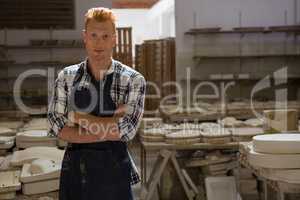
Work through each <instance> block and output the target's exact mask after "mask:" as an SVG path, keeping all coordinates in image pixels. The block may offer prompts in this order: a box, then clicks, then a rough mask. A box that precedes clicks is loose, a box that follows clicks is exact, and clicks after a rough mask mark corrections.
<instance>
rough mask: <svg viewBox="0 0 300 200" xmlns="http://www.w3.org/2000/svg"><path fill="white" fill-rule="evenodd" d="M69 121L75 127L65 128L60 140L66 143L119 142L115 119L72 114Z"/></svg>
mask: <svg viewBox="0 0 300 200" xmlns="http://www.w3.org/2000/svg"><path fill="white" fill-rule="evenodd" d="M70 118H71V121H72V122H73V123H75V124H77V125H78V126H77V127H68V126H65V127H64V128H63V129H62V131H61V133H60V138H61V139H63V140H65V141H67V142H74V143H86V142H98V141H105V140H114V141H115V140H120V134H119V128H118V124H117V120H118V118H116V117H97V116H93V115H90V114H85V113H78V112H74V113H72V114H71V115H70Z"/></svg>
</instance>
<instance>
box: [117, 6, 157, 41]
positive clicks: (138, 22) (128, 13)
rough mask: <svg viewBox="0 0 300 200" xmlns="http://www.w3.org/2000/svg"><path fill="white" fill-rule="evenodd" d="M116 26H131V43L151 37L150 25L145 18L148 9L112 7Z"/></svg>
mask: <svg viewBox="0 0 300 200" xmlns="http://www.w3.org/2000/svg"><path fill="white" fill-rule="evenodd" d="M113 12H114V13H115V15H116V16H117V27H132V39H133V41H132V42H133V45H135V44H140V43H142V42H143V40H147V39H152V38H153V34H152V27H151V25H150V22H149V21H148V20H147V16H148V12H149V9H113Z"/></svg>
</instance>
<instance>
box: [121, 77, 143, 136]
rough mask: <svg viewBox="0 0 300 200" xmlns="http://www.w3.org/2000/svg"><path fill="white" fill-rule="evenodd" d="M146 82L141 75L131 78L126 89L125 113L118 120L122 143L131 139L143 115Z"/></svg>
mask: <svg viewBox="0 0 300 200" xmlns="http://www.w3.org/2000/svg"><path fill="white" fill-rule="evenodd" d="M145 92H146V81H145V79H144V77H143V76H142V75H141V74H138V75H136V76H135V77H133V78H132V81H131V82H130V84H129V88H128V99H127V103H126V105H127V113H126V114H125V116H124V117H122V118H120V120H119V130H120V134H121V140H122V141H126V142H127V141H129V140H131V139H133V137H134V136H135V134H136V131H137V129H138V126H139V123H140V121H141V119H142V116H143V113H144V101H145Z"/></svg>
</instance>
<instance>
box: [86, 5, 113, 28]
mask: <svg viewBox="0 0 300 200" xmlns="http://www.w3.org/2000/svg"><path fill="white" fill-rule="evenodd" d="M91 19H94V20H96V21H97V22H106V21H110V22H111V23H112V25H113V28H114V29H116V16H115V15H114V13H113V12H112V11H111V10H110V9H109V8H104V7H96V8H90V9H89V10H88V11H87V12H86V14H85V20H84V23H85V29H87V25H88V23H89V21H90V20H91Z"/></svg>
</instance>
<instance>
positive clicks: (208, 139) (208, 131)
mask: <svg viewBox="0 0 300 200" xmlns="http://www.w3.org/2000/svg"><path fill="white" fill-rule="evenodd" d="M200 130H201V135H202V138H203V142H205V143H212V144H224V143H228V142H230V141H231V132H230V131H229V130H228V129H226V128H224V127H222V126H221V125H220V124H217V123H202V124H201V125H200Z"/></svg>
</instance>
